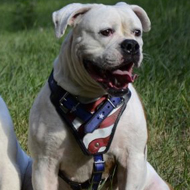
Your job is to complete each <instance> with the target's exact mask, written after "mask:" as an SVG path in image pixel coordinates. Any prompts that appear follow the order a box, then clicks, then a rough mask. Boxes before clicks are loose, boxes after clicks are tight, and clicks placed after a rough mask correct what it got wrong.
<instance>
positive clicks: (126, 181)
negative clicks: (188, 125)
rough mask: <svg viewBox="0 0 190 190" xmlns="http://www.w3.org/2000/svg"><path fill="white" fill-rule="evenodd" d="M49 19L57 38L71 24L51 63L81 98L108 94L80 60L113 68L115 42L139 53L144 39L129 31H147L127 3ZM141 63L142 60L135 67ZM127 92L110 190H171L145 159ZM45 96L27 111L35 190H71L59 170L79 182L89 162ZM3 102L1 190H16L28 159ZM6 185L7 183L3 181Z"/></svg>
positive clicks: (136, 111) (141, 123)
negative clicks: (131, 44)
mask: <svg viewBox="0 0 190 190" xmlns="http://www.w3.org/2000/svg"><path fill="white" fill-rule="evenodd" d="M65 11H66V12H65ZM64 12H65V13H66V14H64ZM53 20H54V22H56V21H58V22H56V23H55V26H56V34H57V36H58V37H60V36H61V35H62V34H63V33H64V30H65V29H66V26H67V25H71V26H73V31H72V32H71V33H70V34H69V35H68V37H67V38H66V40H65V41H64V42H63V45H62V49H61V51H60V54H59V56H58V58H57V59H56V60H55V63H54V77H55V79H56V81H57V82H58V84H59V85H60V86H62V87H63V88H65V89H66V90H67V91H69V92H70V93H72V94H75V95H78V96H79V97H82V98H83V99H85V98H84V97H86V98H97V97H99V96H101V95H102V94H105V93H106V91H105V90H104V89H103V88H102V87H101V86H100V85H99V84H97V83H96V82H95V81H94V80H93V79H92V78H91V77H90V76H89V74H88V73H87V72H86V70H85V69H84V66H83V64H82V58H83V56H85V57H90V58H92V59H93V60H94V61H98V62H97V64H100V63H102V64H104V61H103V60H107V62H106V65H103V67H113V66H117V65H119V64H120V59H121V54H120V52H119V51H118V49H117V47H118V44H120V43H121V42H122V41H123V40H124V39H126V38H128V39H135V40H136V41H137V42H138V43H139V45H140V50H141V52H142V45H143V42H142V38H141V37H135V36H134V35H133V34H132V33H131V30H132V29H134V28H138V29H140V30H144V31H148V30H149V29H150V21H149V19H148V16H147V15H146V13H145V11H144V10H143V9H142V8H140V7H138V6H130V5H127V4H125V3H120V4H117V5H116V6H104V5H97V4H96V5H84V6H83V5H81V4H74V5H73V4H71V5H68V6H67V7H65V8H63V9H61V10H60V11H58V12H55V13H54V14H53ZM56 24H57V25H59V26H57V25H56ZM104 27H115V30H116V32H115V35H114V36H113V37H110V38H109V39H108V38H102V37H100V36H99V35H98V31H99V30H100V29H102V28H104ZM108 58H109V59H108ZM141 60H142V56H141V59H140V61H139V63H138V65H140V62H141ZM129 88H130V90H131V92H132V97H131V99H130V100H129V102H128V105H127V108H126V110H125V111H124V113H123V115H122V117H121V118H120V121H119V123H118V127H117V130H116V134H115V137H114V139H113V142H112V145H111V147H110V149H109V151H108V153H107V154H105V161H106V163H108V161H109V160H112V159H113V158H115V159H116V160H117V162H118V170H117V174H116V177H117V181H118V183H117V184H115V185H114V186H113V189H117V188H119V189H122V190H123V189H125V190H156V189H159V190H169V187H168V186H167V185H166V183H165V182H164V181H163V180H162V179H161V178H160V177H159V176H158V174H157V173H156V172H155V170H154V169H153V168H152V167H151V166H150V165H149V163H148V162H147V161H146V143H147V128H146V120H145V116H144V111H143V108H142V105H141V102H140V100H139V98H138V95H137V93H136V91H135V89H134V87H133V86H132V85H130V86H129ZM49 96H50V89H49V87H48V84H46V85H45V86H44V87H43V88H42V90H41V92H40V93H39V95H38V97H37V98H36V100H35V102H34V105H33V107H32V109H31V112H30V130H29V149H30V152H31V154H32V158H33V171H32V178H33V179H32V183H33V188H34V190H57V189H58V186H59V187H60V188H62V189H69V186H68V185H67V184H65V183H64V182H63V181H58V175H57V174H58V170H59V169H61V170H63V171H64V172H65V174H66V175H67V177H68V178H70V179H71V180H74V181H79V182H83V181H85V180H87V179H89V178H90V176H91V173H92V166H93V165H92V163H93V160H92V158H91V157H89V156H85V155H84V154H83V153H82V151H81V150H80V148H79V146H78V144H77V143H76V141H75V139H74V137H73V136H72V134H71V133H70V131H69V130H68V128H67V126H66V124H65V123H64V122H63V121H62V120H61V119H60V117H59V116H58V114H57V112H56V111H55V108H54V106H53V105H52V103H51V102H50V99H49ZM1 104H2V106H1V107H0V108H1V112H0V114H1V120H0V124H1V125H0V130H1V131H0V139H2V140H1V141H0V143H1V144H0V152H1V153H3V157H2V158H3V159H2V161H1V162H0V169H1V171H5V172H6V175H3V174H0V177H1V185H2V187H3V188H1V189H3V190H5V189H6V190H10V189H14V190H15V189H16V190H17V189H20V183H21V182H20V181H21V180H23V175H22V168H24V170H26V165H25V163H26V164H27V159H24V158H23V156H22V155H24V153H23V152H22V151H21V149H20V148H18V146H17V143H16V138H15V135H14V131H13V128H12V121H11V119H10V116H9V114H8V111H7V109H6V107H5V105H4V103H3V102H2V100H1ZM18 149H19V151H18ZM17 152H18V155H21V157H22V158H19V160H21V159H23V165H24V166H23V167H21V166H22V164H21V163H20V164H21V165H20V164H18V162H17ZM24 157H25V158H26V156H24ZM28 159H29V158H28ZM7 165H10V167H9V166H7ZM20 169H21V171H20V172H19V170H20ZM30 172H31V171H29V172H26V174H28V173H29V174H30ZM19 173H21V175H20V174H19ZM11 180H12V181H11ZM7 181H11V182H10V183H6V182H7ZM11 185H13V186H14V187H12V186H11Z"/></svg>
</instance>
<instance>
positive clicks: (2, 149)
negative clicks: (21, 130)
mask: <svg viewBox="0 0 190 190" xmlns="http://www.w3.org/2000/svg"><path fill="white" fill-rule="evenodd" d="M0 155H1V158H0V189H1V190H11V189H12V190H21V188H22V190H32V184H31V166H32V161H31V158H30V157H29V156H27V155H26V154H25V153H24V152H23V150H22V149H21V148H20V145H19V143H18V141H17V139H16V135H15V132H14V128H13V123H12V120H11V117H10V115H9V111H8V109H7V107H6V105H5V103H4V101H3V99H2V98H1V97H0Z"/></svg>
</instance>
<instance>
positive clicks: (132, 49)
mask: <svg viewBox="0 0 190 190" xmlns="http://www.w3.org/2000/svg"><path fill="white" fill-rule="evenodd" d="M121 48H122V50H123V51H124V52H125V53H127V54H137V53H139V44H138V43H137V41H135V40H124V41H123V42H122V43H121Z"/></svg>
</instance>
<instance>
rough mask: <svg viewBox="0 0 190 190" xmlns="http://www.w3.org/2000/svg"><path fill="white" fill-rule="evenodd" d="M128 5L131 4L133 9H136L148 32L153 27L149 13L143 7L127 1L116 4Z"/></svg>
mask: <svg viewBox="0 0 190 190" xmlns="http://www.w3.org/2000/svg"><path fill="white" fill-rule="evenodd" d="M126 5H127V6H130V7H131V9H132V10H133V11H134V13H135V14H136V15H137V16H138V18H139V19H140V21H141V23H142V27H143V31H144V32H148V31H149V30H150V28H151V22H150V19H149V17H148V15H147V13H146V12H145V10H144V9H143V8H141V7H139V6H138V5H128V4H127V3H125V2H119V3H117V4H116V6H126Z"/></svg>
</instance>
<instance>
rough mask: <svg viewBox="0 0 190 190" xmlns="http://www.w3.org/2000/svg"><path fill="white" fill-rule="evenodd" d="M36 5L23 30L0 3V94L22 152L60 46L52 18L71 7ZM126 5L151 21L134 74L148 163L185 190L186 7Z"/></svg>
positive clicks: (189, 107) (188, 118)
mask: <svg viewBox="0 0 190 190" xmlns="http://www.w3.org/2000/svg"><path fill="white" fill-rule="evenodd" d="M34 2H35V9H34V14H35V17H34V22H33V23H32V25H31V27H28V28H27V27H26V29H25V30H21V29H18V26H15V24H14V23H15V13H14V12H15V9H16V4H15V3H14V1H13V0H12V1H11V0H6V1H5V0H2V1H1V3H0V18H1V25H0V33H1V35H0V47H1V48H0V94H1V95H2V97H3V98H4V99H5V101H6V103H7V104H8V107H9V109H10V112H11V115H12V117H13V121H14V124H15V130H16V134H17V137H18V139H19V141H20V143H21V145H22V147H23V148H24V149H25V150H26V151H27V130H28V114H29V110H30V108H31V105H32V103H33V101H34V98H35V97H36V95H37V93H38V92H39V90H40V88H41V87H42V86H43V84H44V83H45V81H46V80H47V78H48V75H49V73H50V71H51V69H52V63H53V60H54V59H55V57H56V56H57V54H58V52H59V49H60V45H61V41H62V39H61V40H57V39H56V38H55V36H54V31H53V24H52V21H51V14H52V12H53V11H54V10H57V9H59V8H61V7H62V6H63V5H64V4H67V3H69V2H74V1H68V0H67V1H65V2H64V3H63V1H58V0H57V1H53V0H46V1H45V0H39V1H34ZM81 2H102V3H105V4H114V3H115V2H116V1H115V0H114V1H109V0H104V1H81ZM128 3H132V4H138V5H141V6H142V7H143V8H144V9H145V10H146V11H147V12H148V14H149V16H150V19H151V21H152V30H151V32H150V33H147V34H144V43H145V45H144V61H143V65H142V67H141V68H140V69H138V70H136V71H135V72H137V73H138V75H139V78H138V80H137V81H136V82H135V84H134V85H135V86H136V88H137V90H138V92H139V94H140V96H141V98H142V100H143V103H144V106H145V110H146V114H147V121H148V128H149V142H148V147H149V151H148V160H149V161H150V162H151V164H152V165H153V166H154V167H155V168H156V170H157V171H158V172H159V173H160V174H161V176H162V177H163V178H164V179H165V180H167V181H168V182H169V183H171V184H172V185H173V186H174V187H175V190H189V189H190V63H189V60H188V58H189V57H190V35H189V30H190V14H189V9H190V1H185V0H181V1H177V0H157V1H152V0H143V1H142V0H129V1H128ZM17 16H18V15H17ZM20 17H22V14H21V15H20Z"/></svg>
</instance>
